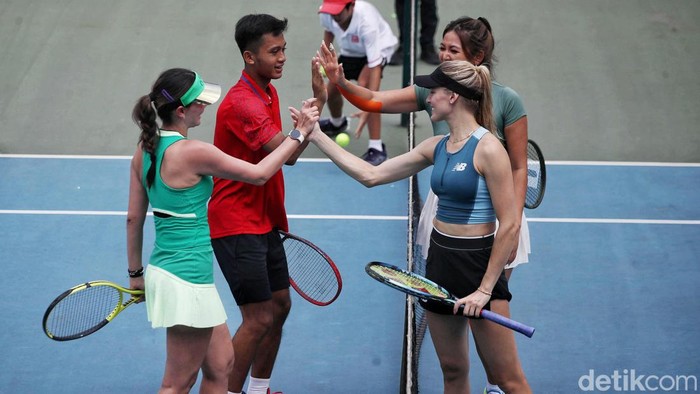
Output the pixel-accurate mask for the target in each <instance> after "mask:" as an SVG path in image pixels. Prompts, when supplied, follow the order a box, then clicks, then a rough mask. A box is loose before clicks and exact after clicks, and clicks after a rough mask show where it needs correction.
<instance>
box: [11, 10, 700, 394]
mask: <svg viewBox="0 0 700 394" xmlns="http://www.w3.org/2000/svg"><path fill="white" fill-rule="evenodd" d="M320 3H321V0H298V1H253V2H244V1H233V2H232V1H205V2H196V3H195V2H174V3H173V4H164V2H144V1H139V0H120V1H116V2H115V1H108V0H89V1H88V0H77V1H66V0H51V1H47V0H21V1H20V0H9V1H3V2H0V53H1V54H2V56H0V69H2V70H3V72H2V73H0V86H1V87H2V94H0V238H1V239H2V246H0V262H2V264H3V265H2V267H3V275H2V276H1V277H2V279H1V281H0V283H1V284H2V285H3V287H4V289H6V293H5V294H6V296H5V297H3V298H2V301H0V307H1V308H2V309H1V311H2V313H3V314H2V315H3V318H2V319H1V320H0V344H2V345H3V347H4V349H6V350H5V353H4V355H3V356H2V357H1V358H0V393H13V394H14V393H21V394H25V393H28V394H33V393H37V394H39V393H41V394H43V393H56V394H69V393H70V394H73V393H153V392H156V390H157V389H158V387H159V385H160V380H161V377H162V372H163V366H164V363H165V331H164V330H152V329H151V328H150V324H149V323H148V322H147V320H146V311H145V307H144V306H143V305H136V306H134V307H131V308H129V309H128V310H126V311H125V312H123V313H122V314H121V315H120V316H118V317H117V319H116V320H115V321H114V322H113V323H110V324H109V325H108V326H107V327H106V328H104V329H103V330H101V331H99V332H98V333H96V334H94V335H91V336H89V337H86V338H84V339H81V340H76V341H70V342H64V343H59V342H54V341H51V340H49V339H48V338H46V337H45V336H44V334H43V332H42V330H41V319H42V316H43V313H44V311H45V309H46V307H47V306H48V304H49V302H51V300H53V299H54V297H55V296H56V295H58V294H59V293H61V292H62V291H64V290H66V289H67V288H69V287H71V286H73V285H76V284H78V283H81V282H85V281H89V280H96V279H105V280H111V281H115V282H119V283H122V284H126V283H128V281H127V277H126V270H125V268H126V251H125V249H126V246H125V243H126V242H125V238H126V237H125V211H126V205H127V190H128V189H127V184H128V177H129V171H128V169H129V160H128V157H127V155H131V154H132V153H133V151H134V148H135V144H136V141H137V137H138V131H137V129H136V127H135V125H133V123H132V122H131V120H130V118H129V115H130V111H131V109H132V106H133V103H134V101H135V100H136V98H137V97H139V96H141V95H143V94H145V93H147V90H148V88H149V86H150V85H151V84H152V83H153V79H154V78H155V77H156V76H157V75H158V74H159V73H160V72H161V71H163V70H164V69H166V68H170V67H186V68H191V69H194V70H196V71H197V72H198V73H200V74H201V75H202V76H203V77H206V78H205V79H207V80H208V81H211V82H216V83H219V84H221V85H222V87H223V88H224V89H225V90H227V89H228V88H229V87H230V86H232V85H233V84H234V83H235V82H236V80H237V79H238V77H239V75H240V70H241V69H242V67H243V64H242V61H241V59H240V53H239V52H238V49H237V48H236V45H235V42H234V38H233V31H234V26H235V22H236V21H237V20H238V19H239V18H240V17H241V16H243V15H245V14H248V13H269V14H272V15H275V16H277V17H286V18H288V19H289V29H288V31H287V32H286V33H285V38H286V40H287V52H286V54H287V62H286V63H285V67H284V76H283V77H282V78H281V79H279V80H276V81H275V82H274V84H275V86H276V87H277V89H278V92H279V94H280V103H281V107H282V112H283V116H282V117H283V122H284V130H290V129H291V128H292V127H291V126H292V125H291V121H290V120H289V117H288V116H287V115H286V109H285V108H286V107H287V106H298V105H299V103H300V102H301V100H303V99H305V98H307V97H308V96H310V93H311V89H310V86H309V59H310V58H311V56H313V54H314V52H315V51H316V49H317V48H318V45H319V43H320V40H321V39H322V34H323V33H322V30H321V27H320V24H319V18H318V15H317V13H316V11H317V10H318V6H319V5H320ZM372 3H373V4H374V5H375V6H377V8H378V9H379V10H380V11H381V13H382V14H383V15H384V16H385V17H386V19H387V20H388V21H389V23H390V25H391V27H392V29H396V28H397V23H396V22H397V21H396V19H394V18H395V15H394V9H393V8H394V7H393V6H394V2H393V1H382V2H380V1H372ZM438 3H439V4H438V14H439V26H438V32H437V35H438V36H439V35H440V33H441V29H442V28H444V26H445V25H446V24H447V23H448V22H449V21H451V20H454V19H455V18H458V17H461V16H471V17H479V16H483V17H486V18H488V20H489V21H490V22H491V25H492V27H493V33H494V37H495V38H496V48H495V55H496V56H497V58H498V61H497V63H496V66H495V70H496V73H495V75H496V79H497V80H498V81H500V82H501V83H503V84H505V85H507V86H510V87H512V88H514V89H515V90H516V91H517V92H518V93H519V94H520V95H521V96H522V98H523V101H524V103H525V107H526V109H527V114H528V125H529V130H528V133H529V136H530V138H532V139H534V140H536V141H537V142H538V143H539V144H540V146H541V147H542V149H543V151H544V155H545V157H546V158H547V160H548V186H547V194H546V196H545V199H544V202H543V203H542V205H541V206H540V207H539V208H537V209H536V210H533V211H528V212H527V214H528V218H529V226H530V232H531V238H532V254H531V255H530V261H531V262H530V263H529V264H527V265H525V266H523V267H520V268H517V269H516V271H515V272H514V273H513V277H512V280H511V284H510V286H511V291H512V293H513V295H514V299H513V302H512V307H511V311H512V315H513V318H515V319H517V320H520V321H522V322H524V323H527V324H530V325H532V326H535V327H536V328H537V331H536V333H535V335H534V337H533V338H532V339H527V338H525V337H524V336H517V339H518V345H519V351H520V357H521V360H522V364H523V368H524V369H525V372H526V375H527V377H528V379H529V381H530V384H531V386H532V388H533V390H534V392H536V393H547V394H549V393H555V394H560V393H561V394H571V393H582V392H640V391H670V392H698V391H700V388H699V386H700V384H698V382H697V380H698V377H700V315H698V311H699V310H700V301H698V299H700V297H699V296H700V294H699V293H700V291H699V290H698V286H697V283H698V281H699V280H700V267H699V266H698V264H697V263H696V260H697V257H698V256H700V242H698V241H699V240H700V204H698V202H700V151H699V150H698V147H700V133H698V132H697V128H698V127H697V125H698V124H700V112H699V111H697V108H696V107H697V102H698V99H697V91H698V87H699V86H700V73H698V72H697V70H696V68H695V66H693V65H694V64H696V60H697V59H698V58H700V34H698V28H697V21H698V20H699V19H700V2H698V1H697V0H676V1H673V2H655V1H644V0H626V1H616V2H611V1H605V0H588V1H565V2H561V1H556V0H531V1H514V0H503V1H466V2H464V1H445V0H442V1H438ZM394 31H395V32H396V30H394ZM438 41H439V40H438V39H437V38H436V42H438ZM415 67H416V69H415V72H416V74H429V73H430V72H431V71H432V70H433V69H434V67H433V66H431V65H428V64H427V63H424V62H421V61H418V62H417V63H416V64H415ZM402 71H403V70H402V69H401V67H387V68H385V69H384V74H383V79H382V84H381V86H382V89H395V88H398V87H400V86H401V83H402V76H403V75H402ZM346 109H347V113H346V115H349V114H351V113H352V112H353V111H354V109H353V108H352V107H351V106H349V105H346ZM215 110H216V106H212V108H211V109H209V110H207V112H205V114H204V117H203V121H202V125H201V126H199V127H197V128H196V129H193V130H192V133H191V134H190V138H195V139H200V140H203V141H212V136H213V129H214V119H215V115H214V113H215ZM324 116H326V114H324ZM399 119H400V115H383V116H382V139H383V140H384V142H385V143H386V145H387V147H388V151H389V155H390V156H395V155H398V154H400V153H402V152H405V151H406V149H407V146H408V144H407V138H406V128H405V127H403V126H400V125H399ZM416 124H417V128H416V133H417V136H416V138H417V140H422V139H424V138H426V137H427V136H429V135H432V133H431V129H430V126H429V121H428V119H427V117H426V116H425V114H424V113H421V114H418V115H417V116H416ZM694 130H695V131H694ZM347 149H348V150H349V151H350V152H352V153H354V154H357V155H360V154H362V153H364V151H365V150H366V149H367V131H365V133H364V135H363V136H362V137H361V138H360V139H358V140H353V141H352V142H351V143H350V145H349V146H348V148H347ZM93 155H94V156H93ZM303 158H304V160H303V161H302V162H300V163H298V164H297V165H296V166H294V167H288V168H285V174H286V182H287V211H288V213H289V214H290V225H291V229H292V231H293V232H295V233H298V234H299V235H301V236H303V237H305V238H308V239H310V240H312V241H313V242H314V243H316V244H318V245H319V246H320V247H321V248H323V249H324V250H325V251H326V252H328V254H330V255H331V256H332V257H333V258H334V259H335V261H336V263H337V264H338V266H339V268H340V270H341V274H342V277H343V281H344V287H343V292H342V293H341V295H340V297H339V299H338V300H337V301H336V302H335V303H333V304H332V305H330V306H328V307H317V306H313V305H311V304H309V303H307V302H306V301H304V300H303V299H301V297H298V296H297V295H296V294H294V293H293V295H292V297H293V303H294V305H293V307H292V312H291V315H290V317H289V320H288V322H287V324H286V326H285V333H284V338H283V340H282V348H281V349H280V353H279V356H278V361H277V363H276V366H275V370H274V374H273V377H272V389H273V391H274V390H280V391H283V392H284V393H285V394H327V393H328V394H330V393H334V394H336V393H339V394H356V393H372V394H375V393H382V394H383V393H400V392H401V391H400V390H401V388H400V384H399V382H400V380H401V372H402V371H401V363H402V352H403V338H404V307H405V297H404V296H403V295H402V294H400V293H398V292H396V291H394V290H391V289H389V288H388V287H385V286H382V285H380V284H379V283H377V282H376V281H374V280H373V279H371V278H370V277H369V276H368V275H367V274H366V273H365V272H364V266H365V264H366V263H367V262H369V261H372V260H379V261H385V262H387V263H393V264H396V265H399V266H401V265H404V264H406V259H407V250H408V246H407V228H408V214H409V204H408V201H407V196H408V190H409V183H408V182H407V181H402V182H396V183H394V184H391V185H385V186H382V187H378V188H374V189H366V188H364V187H362V186H361V185H359V184H358V183H356V182H354V181H352V180H350V179H349V178H348V177H347V176H345V175H344V174H342V173H341V172H340V171H339V170H338V169H337V168H336V167H335V166H334V165H333V164H332V163H330V162H328V161H327V160H325V159H324V158H323V155H322V154H321V153H320V151H319V150H318V149H316V148H315V147H313V146H310V147H309V148H308V149H307V151H306V152H305V153H304V156H303ZM574 160H575V161H574ZM420 179H421V181H420V182H419V184H420V191H421V193H423V194H425V193H426V192H427V188H426V186H425V185H426V182H425V174H422V175H421V177H420ZM146 230H147V232H146V242H145V243H146V245H147V246H148V245H150V244H151V243H152V241H153V229H152V223H150V222H149V223H147V226H146ZM149 252H150V249H148V248H147V249H146V250H145V251H144V253H149ZM215 272H216V273H217V277H216V283H217V285H218V288H219V292H220V294H221V295H222V297H223V300H224V302H225V306H226V308H227V311H228V314H229V326H230V328H231V329H232V330H233V329H235V328H236V327H237V326H238V324H239V322H240V316H239V315H238V310H237V308H236V307H235V305H234V302H233V298H232V296H231V295H230V293H229V292H228V288H227V285H226V282H225V281H224V279H223V277H222V276H221V275H220V273H219V271H218V268H217V269H215ZM426 338H427V339H426V340H425V343H424V344H423V347H422V352H421V355H420V368H419V374H418V375H419V376H418V384H419V389H420V393H422V394H423V393H425V394H436V393H441V392H442V382H441V374H440V371H439V368H438V364H437V360H436V356H435V352H434V350H433V348H432V346H431V344H430V340H429V336H426ZM472 348H473V346H472ZM471 383H472V393H477V394H480V393H481V392H482V390H483V387H484V383H485V377H484V372H483V368H482V367H481V364H480V362H479V360H478V357H476V354H475V353H474V352H473V353H472V368H471Z"/></svg>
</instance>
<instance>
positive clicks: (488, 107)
mask: <svg viewBox="0 0 700 394" xmlns="http://www.w3.org/2000/svg"><path fill="white" fill-rule="evenodd" d="M474 72H475V74H476V77H477V78H478V79H479V85H481V88H482V94H483V95H482V97H481V100H479V110H478V111H477V113H476V116H475V118H476V121H477V122H478V123H479V124H480V125H482V126H484V128H485V129H487V130H489V131H490V132H491V133H493V134H494V135H496V124H495V122H494V121H493V111H492V101H491V98H492V94H491V72H490V71H489V68H488V67H487V66H485V65H481V66H475V67H474Z"/></svg>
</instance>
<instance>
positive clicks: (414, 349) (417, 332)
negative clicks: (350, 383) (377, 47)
mask: <svg viewBox="0 0 700 394" xmlns="http://www.w3.org/2000/svg"><path fill="white" fill-rule="evenodd" d="M416 3H417V1H416V0H413V1H406V2H405V3H404V6H405V7H406V8H405V9H404V21H402V23H403V25H404V26H408V27H409V28H408V29H406V28H404V32H406V33H407V34H405V36H406V37H404V42H403V43H402V46H403V48H404V64H403V85H404V86H409V85H412V84H413V76H414V75H415V74H416V45H415V44H416V43H415V38H416ZM402 124H404V125H405V126H407V129H408V148H409V149H413V147H414V146H415V145H416V136H415V132H416V127H415V114H413V113H411V114H409V115H408V116H404V117H403V118H402ZM420 196H421V195H420V190H419V187H418V176H417V175H414V176H412V177H411V178H410V180H409V188H408V231H407V234H408V246H407V267H406V268H407V269H408V270H409V271H412V272H416V273H418V274H420V275H424V274H425V259H423V253H422V250H421V247H420V246H419V245H418V243H417V242H416V240H417V239H416V234H417V230H418V221H419V219H420V212H421V207H422V205H423V204H422V201H421V197H420ZM426 327H427V322H426V319H425V311H424V310H423V308H422V307H421V306H420V304H419V303H418V299H417V298H415V297H412V296H407V298H406V313H405V321H404V333H405V336H404V343H403V356H402V363H401V364H402V365H401V387H400V393H401V394H417V393H418V391H419V387H418V367H419V365H418V364H419V360H420V350H421V347H422V344H423V338H424V336H425V331H426Z"/></svg>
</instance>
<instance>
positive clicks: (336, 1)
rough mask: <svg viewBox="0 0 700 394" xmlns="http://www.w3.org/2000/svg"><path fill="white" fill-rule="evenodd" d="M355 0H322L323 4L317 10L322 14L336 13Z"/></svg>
mask: <svg viewBox="0 0 700 394" xmlns="http://www.w3.org/2000/svg"><path fill="white" fill-rule="evenodd" d="M354 1H355V0H323V4H321V6H320V7H319V8H318V12H319V14H320V13H324V14H331V15H338V14H340V13H341V12H343V9H344V8H345V6H346V5H348V4H350V3H352V2H354Z"/></svg>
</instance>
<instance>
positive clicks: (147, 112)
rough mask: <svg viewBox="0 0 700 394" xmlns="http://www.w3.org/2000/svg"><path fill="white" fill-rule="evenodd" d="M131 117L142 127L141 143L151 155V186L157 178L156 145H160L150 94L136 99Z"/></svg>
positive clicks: (149, 174) (149, 185) (143, 148)
mask: <svg viewBox="0 0 700 394" xmlns="http://www.w3.org/2000/svg"><path fill="white" fill-rule="evenodd" d="M131 119H133V121H134V123H136V124H137V125H138V126H139V128H140V129H141V135H140V136H139V145H140V146H141V150H143V151H144V152H146V153H148V154H149V156H150V157H151V166H150V167H149V168H148V173H147V175H146V185H148V187H149V188H150V187H151V185H153V182H154V181H155V178H156V147H157V146H158V123H156V110H155V109H154V108H153V105H152V101H151V97H150V95H145V96H141V98H139V99H138V101H136V105H134V109H133V111H132V113H131Z"/></svg>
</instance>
